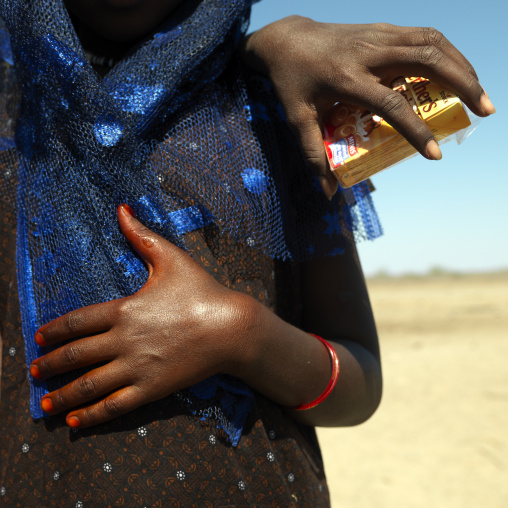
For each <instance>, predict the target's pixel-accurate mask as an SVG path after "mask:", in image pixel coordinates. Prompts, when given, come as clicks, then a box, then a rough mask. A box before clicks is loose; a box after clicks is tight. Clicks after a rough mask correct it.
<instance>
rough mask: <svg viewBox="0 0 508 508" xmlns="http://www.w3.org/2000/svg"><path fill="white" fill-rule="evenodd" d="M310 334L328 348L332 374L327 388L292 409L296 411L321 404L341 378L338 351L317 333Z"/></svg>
mask: <svg viewBox="0 0 508 508" xmlns="http://www.w3.org/2000/svg"><path fill="white" fill-rule="evenodd" d="M309 335H312V336H313V337H316V339H319V340H320V341H321V342H322V343H323V344H324V345H325V346H326V349H327V350H328V354H329V355H330V359H331V360H332V375H331V376H330V381H329V382H328V385H327V387H326V388H325V391H324V392H323V393H322V394H321V395H320V396H319V397H318V398H317V399H316V400H314V401H312V402H309V403H308V404H302V405H300V406H295V407H292V408H290V409H294V410H296V411H303V410H305V409H311V408H313V407H316V406H317V405H318V404H321V402H323V401H324V400H325V399H326V398H327V397H328V395H330V393H332V391H333V389H334V388H335V385H336V384H337V380H338V379H339V357H338V356H337V353H336V351H335V349H333V347H332V346H330V344H328V342H327V341H326V340H325V339H323V338H321V337H319V335H315V334H314V333H311V334H309Z"/></svg>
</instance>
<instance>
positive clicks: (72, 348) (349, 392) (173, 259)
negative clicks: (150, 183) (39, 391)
mask: <svg viewBox="0 0 508 508" xmlns="http://www.w3.org/2000/svg"><path fill="white" fill-rule="evenodd" d="M118 219H119V223H120V228H121V230H122V232H123V234H124V235H125V237H126V238H127V239H128V241H129V242H130V244H131V245H132V246H133V247H134V249H135V250H136V251H137V252H138V253H139V255H140V256H141V257H142V258H143V260H144V261H145V262H146V264H147V265H148V268H149V278H148V281H147V282H146V284H145V285H144V286H143V287H142V288H141V289H140V290H139V291H138V292H137V293H136V294H134V295H132V296H129V297H126V298H122V299H120V300H113V301H111V302H107V303H101V304H97V305H91V306H90V307H85V308H82V309H78V310H75V311H72V312H69V313H68V314H66V315H64V316H62V317H60V318H58V319H55V320H54V321H52V322H50V323H48V324H46V325H44V326H42V327H41V328H40V329H39V331H38V332H37V333H36V336H35V340H36V342H37V344H39V345H40V346H46V345H48V346H55V345H59V344H61V343H62V342H64V341H67V340H69V339H76V340H74V341H73V342H71V343H68V344H64V345H62V346H61V347H60V348H58V349H56V350H54V351H52V352H51V353H48V354H46V355H44V356H42V357H40V358H38V359H37V360H35V361H34V362H33V363H32V365H31V366H30V373H31V375H32V376H33V377H34V378H36V379H47V378H50V377H52V376H55V375H57V374H62V373H64V372H69V371H73V370H76V369H79V368H81V367H85V366H91V365H97V364H99V363H104V365H101V366H97V367H96V368H95V369H94V370H92V371H90V372H88V373H86V374H84V375H83V376H81V377H80V378H78V379H77V380H76V381H73V382H71V383H69V384H68V385H66V386H64V387H62V388H60V389H58V390H56V391H54V392H52V393H49V394H47V395H45V396H44V397H43V399H42V401H41V406H42V409H43V410H44V411H45V412H47V413H49V414H58V413H62V412H68V411H70V412H68V413H67V418H66V420H67V424H68V425H69V426H71V427H90V426H93V425H98V424H100V423H104V422H106V421H108V420H112V419H113V418H116V417H118V416H120V415H123V414H125V413H128V412H130V411H132V410H134V409H136V408H138V407H140V406H142V405H144V404H147V403H149V402H153V401H156V400H159V399H162V398H163V397H166V396H167V395H170V394H171V393H174V392H176V391H178V390H181V389H183V388H187V387H189V386H192V385H194V384H195V383H197V382H199V381H202V380H203V379H206V378H208V377H210V376H212V375H214V374H217V373H225V374H230V375H233V376H236V377H238V378H239V379H241V380H242V381H244V382H245V383H246V384H248V385H249V386H251V387H252V388H253V389H254V390H256V391H258V392H259V393H260V394H262V395H264V396H265V397H267V398H269V399H271V400H272V401H274V402H275V403H278V404H280V405H281V406H287V407H294V406H298V405H301V404H305V403H308V402H310V401H312V400H315V399H316V398H317V397H318V396H319V395H320V394H321V393H322V392H323V390H324V388H325V387H326V386H327V383H328V381H329V379H330V373H331V365H330V358H329V355H328V353H327V351H326V349H325V348H324V347H323V345H322V344H321V342H319V341H318V340H316V339H315V338H314V337H312V336H311V335H309V334H308V333H306V332H305V331H303V330H301V329H299V328H296V327H295V326H293V325H291V324H289V323H287V322H286V321H284V320H282V319H281V318H279V317H278V316H277V315H276V314H275V313H273V312H272V311H271V310H270V309H268V308H267V307H265V306H264V305H262V304H261V303H260V302H258V301H257V300H255V299H254V298H252V297H250V296H248V295H245V294H242V293H238V292H236V291H232V290H230V289H227V288H226V287H224V286H222V285H221V284H220V283H218V282H217V281H216V280H215V279H214V278H213V277H211V276H210V275H209V274H208V273H207V272H205V271H204V270H203V269H202V268H201V267H200V266H199V265H198V264H197V263H196V262H195V261H194V260H193V259H192V258H191V257H190V256H189V255H187V254H186V253H185V252H183V251H182V250H181V249H179V248H178V247H176V246H174V245H173V244H171V243H170V242H168V241H166V240H164V239H163V238H162V237H160V236H158V235H156V234H155V233H153V232H152V231H150V230H149V229H147V228H146V227H144V226H143V225H142V224H141V223H140V222H139V221H138V220H136V219H135V218H134V217H133V216H132V215H131V213H130V211H129V208H128V207H127V206H126V205H123V206H121V207H120V208H119V210H118ZM308 265H309V266H308V267H307V268H306V269H305V270H304V274H303V279H304V281H307V282H304V284H305V291H304V293H305V294H306V295H307V299H308V301H307V302H304V320H305V323H306V327H307V328H308V330H309V331H312V332H315V333H318V334H321V335H322V336H323V337H324V338H326V339H328V340H329V341H331V344H332V345H333V347H334V348H335V349H336V351H337V353H338V355H339V358H340V372H341V373H340V376H339V382H338V383H337V386H336V388H335V390H334V391H333V393H332V394H331V395H330V397H328V399H327V400H326V401H324V403H322V404H320V405H319V406H318V407H316V408H314V409H310V410H308V411H292V414H293V416H294V417H295V418H297V419H299V420H301V421H303V422H305V423H307V424H309V425H352V424H355V423H359V422H361V421H364V420H365V419H366V418H368V417H369V416H370V415H371V414H372V412H373V411H374V410H375V408H376V407H377V404H378V403H379V397H380V385H381V370H380V363H379V354H378V344H377V335H376V331H375V326H374V320H373V316H372V311H371V309H370V305H369V304H368V296H367V291H366V288H365V283H364V280H363V276H362V273H361V268H360V266H359V264H358V262H357V259H356V251H355V249H354V247H351V248H350V249H348V250H347V252H346V253H344V254H343V255H341V256H336V257H332V258H326V259H319V260H316V262H314V263H308ZM330 273H331V274H333V277H332V278H330ZM345 294H347V298H345V297H344V295H345ZM305 309H307V310H305ZM76 408H79V409H76Z"/></svg>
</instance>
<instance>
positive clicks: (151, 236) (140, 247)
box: [117, 203, 171, 276]
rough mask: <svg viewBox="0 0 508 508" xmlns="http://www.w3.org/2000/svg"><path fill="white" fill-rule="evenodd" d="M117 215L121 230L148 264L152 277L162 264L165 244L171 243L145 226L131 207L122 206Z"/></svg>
mask: <svg viewBox="0 0 508 508" xmlns="http://www.w3.org/2000/svg"><path fill="white" fill-rule="evenodd" d="M117 215H118V223H119V225H120V230H121V231H122V233H123V235H124V236H125V238H126V239H127V241H128V242H129V243H130V244H131V246H132V248H133V249H134V250H135V251H136V252H137V253H138V254H139V255H140V256H141V258H142V259H143V261H144V262H145V263H146V264H147V266H148V269H149V272H150V276H151V275H152V273H153V271H154V270H155V269H156V267H157V265H159V264H160V263H161V260H162V257H163V249H164V245H163V244H166V243H168V244H169V242H167V241H166V240H165V239H164V238H162V237H161V236H159V235H158V234H156V233H154V232H153V231H152V230H151V229H148V228H147V227H146V226H145V225H143V224H142V223H141V222H140V221H139V220H138V219H137V218H136V216H135V214H134V212H133V210H132V208H131V207H130V206H129V205H127V204H125V203H123V204H121V205H120V206H119V207H118V209H117ZM170 245H171V244H170Z"/></svg>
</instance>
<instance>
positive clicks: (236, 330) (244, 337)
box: [221, 291, 267, 379]
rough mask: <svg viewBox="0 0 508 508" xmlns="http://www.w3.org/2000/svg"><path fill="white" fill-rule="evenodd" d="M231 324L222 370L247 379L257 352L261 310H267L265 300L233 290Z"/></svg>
mask: <svg viewBox="0 0 508 508" xmlns="http://www.w3.org/2000/svg"><path fill="white" fill-rule="evenodd" d="M231 293H232V295H231V302H230V305H229V311H228V312H229V316H230V319H228V325H227V327H226V328H225V329H224V331H223V332H222V333H223V336H224V337H225V339H226V344H227V346H226V351H227V352H226V354H225V358H224V362H223V363H222V367H221V372H222V373H223V374H229V375H231V376H235V377H238V378H239V379H243V377H244V376H243V374H244V373H245V371H246V369H248V367H249V365H252V363H253V361H254V360H255V358H256V356H257V353H256V351H257V348H258V347H259V346H258V342H259V324H260V322H261V321H262V317H261V314H262V313H263V310H267V309H266V308H265V307H264V306H263V305H262V304H261V303H259V302H258V301H257V300H255V299H254V298H252V297H251V296H249V295H246V294H244V293H239V292H236V291H231Z"/></svg>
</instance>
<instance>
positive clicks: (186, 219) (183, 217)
mask: <svg viewBox="0 0 508 508" xmlns="http://www.w3.org/2000/svg"><path fill="white" fill-rule="evenodd" d="M169 218H170V219H171V222H173V224H174V225H175V227H176V231H177V232H178V234H180V235H182V234H184V233H187V232H189V231H194V230H196V229H199V228H202V227H203V226H206V225H207V224H209V223H210V222H211V221H212V216H211V215H210V213H209V212H208V211H207V210H205V209H204V208H202V207H201V206H189V207H188V208H183V209H182V210H177V211H176V212H171V213H170V214H169Z"/></svg>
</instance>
